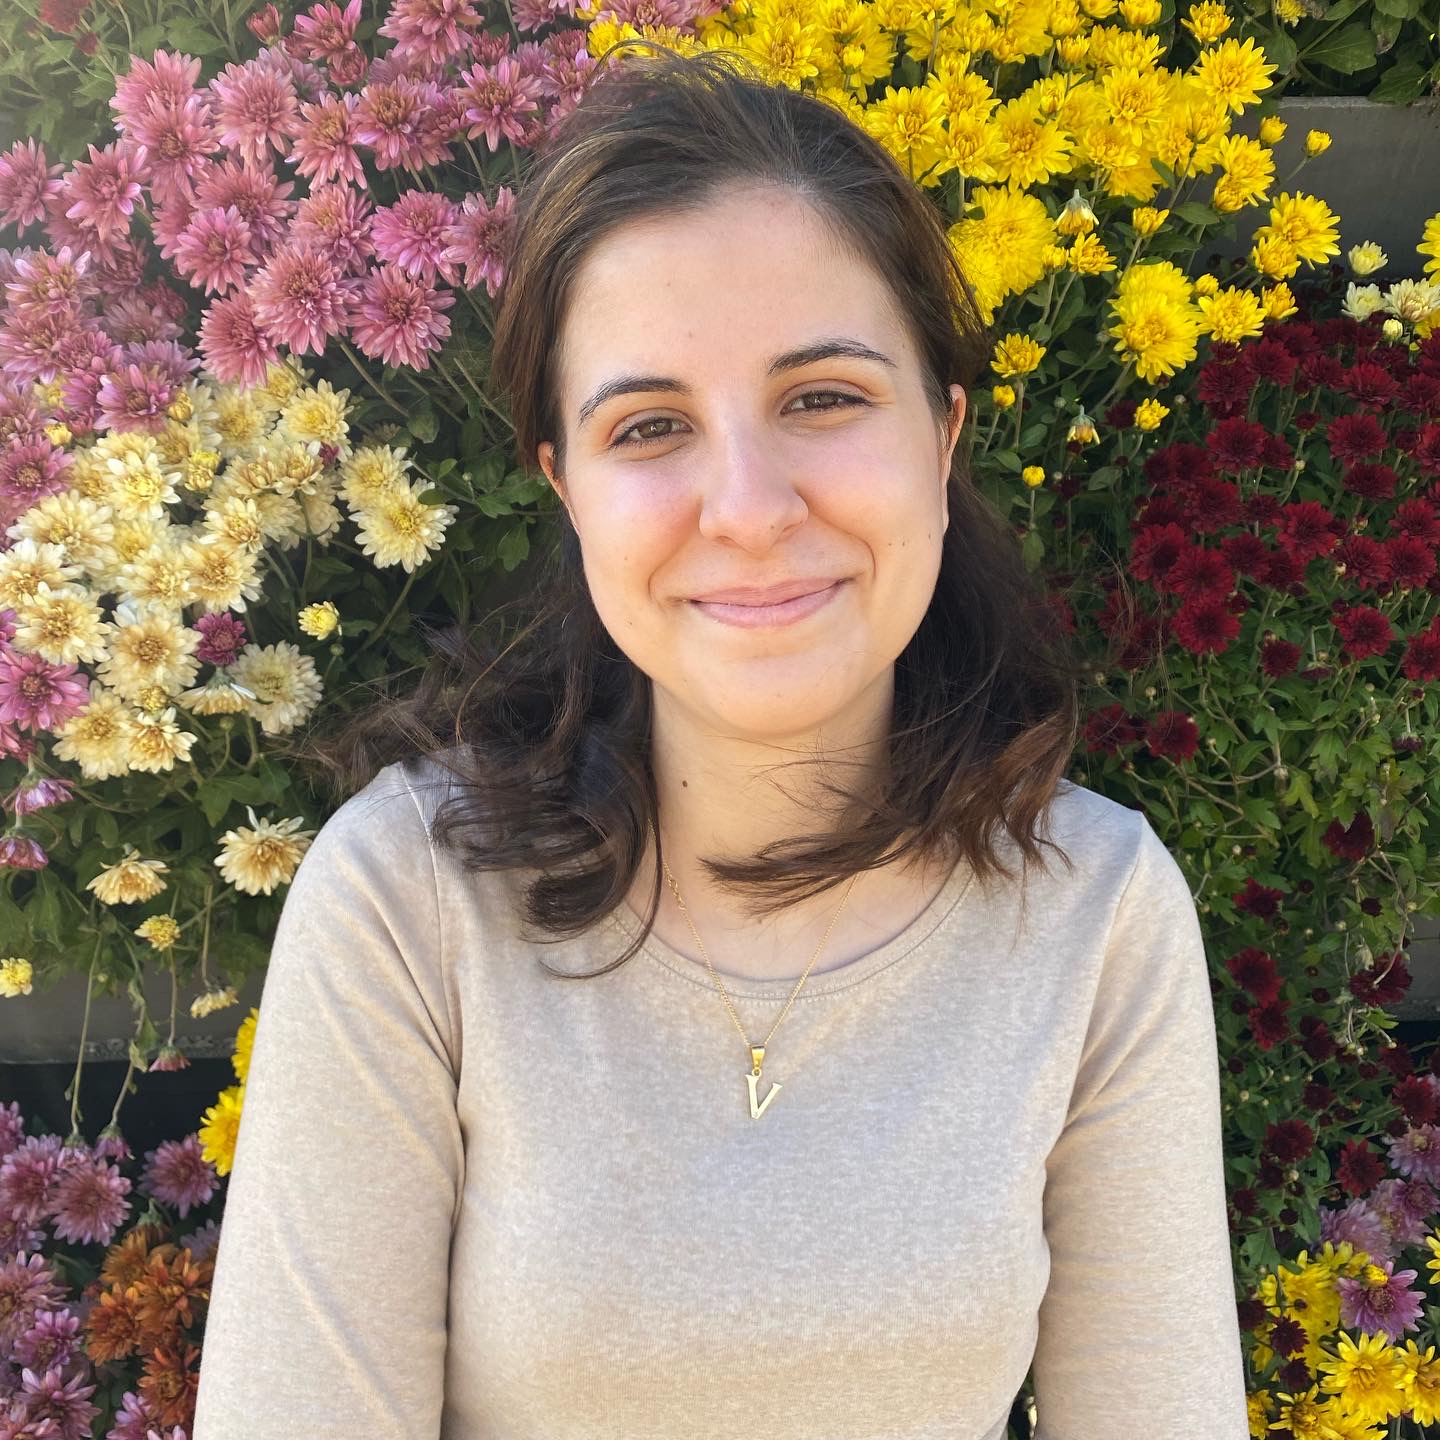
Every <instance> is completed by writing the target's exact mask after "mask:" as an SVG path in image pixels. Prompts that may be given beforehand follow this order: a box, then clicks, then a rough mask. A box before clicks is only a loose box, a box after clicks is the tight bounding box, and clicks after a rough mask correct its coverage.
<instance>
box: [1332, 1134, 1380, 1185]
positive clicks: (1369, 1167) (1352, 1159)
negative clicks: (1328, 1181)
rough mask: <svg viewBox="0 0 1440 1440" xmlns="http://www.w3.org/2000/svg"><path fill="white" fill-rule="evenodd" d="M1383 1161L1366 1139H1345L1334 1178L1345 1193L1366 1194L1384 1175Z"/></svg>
mask: <svg viewBox="0 0 1440 1440" xmlns="http://www.w3.org/2000/svg"><path fill="white" fill-rule="evenodd" d="M1387 1173H1388V1171H1387V1170H1386V1167H1385V1162H1384V1161H1383V1160H1381V1158H1380V1157H1379V1156H1378V1155H1377V1154H1376V1153H1375V1150H1374V1148H1373V1147H1372V1146H1371V1145H1370V1143H1369V1141H1367V1140H1347V1141H1346V1142H1345V1143H1344V1145H1342V1146H1341V1147H1340V1160H1339V1163H1338V1164H1337V1165H1336V1166H1335V1178H1336V1180H1338V1181H1339V1182H1340V1188H1341V1189H1342V1190H1343V1191H1344V1192H1345V1193H1346V1194H1347V1195H1356V1196H1359V1195H1368V1194H1369V1193H1370V1192H1371V1191H1372V1190H1373V1189H1374V1188H1375V1187H1376V1186H1377V1185H1378V1184H1379V1183H1380V1182H1381V1181H1382V1180H1383V1179H1384V1178H1385V1176H1386V1174H1387Z"/></svg>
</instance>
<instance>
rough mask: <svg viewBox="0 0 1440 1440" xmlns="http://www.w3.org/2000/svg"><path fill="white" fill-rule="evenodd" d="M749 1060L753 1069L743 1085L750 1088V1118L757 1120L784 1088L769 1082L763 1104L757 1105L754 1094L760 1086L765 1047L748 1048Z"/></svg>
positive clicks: (757, 1100) (757, 1098) (754, 1046)
mask: <svg viewBox="0 0 1440 1440" xmlns="http://www.w3.org/2000/svg"><path fill="white" fill-rule="evenodd" d="M750 1058H751V1059H752V1060H753V1061H754V1063H755V1068H754V1069H753V1070H752V1071H751V1072H750V1073H749V1074H748V1075H747V1076H746V1077H745V1083H746V1084H747V1085H748V1086H749V1087H750V1118H751V1119H752V1120H758V1119H759V1118H760V1117H761V1116H762V1115H763V1114H764V1113H765V1112H766V1111H767V1110H768V1109H769V1108H770V1102H771V1101H772V1100H773V1099H774V1098H775V1096H776V1095H777V1094H779V1092H780V1091H781V1090H783V1089H784V1088H785V1087H784V1086H783V1085H777V1084H776V1083H775V1081H773V1080H772V1081H771V1082H770V1089H769V1090H768V1091H767V1092H766V1095H765V1101H764V1104H761V1103H759V1096H758V1095H757V1093H756V1090H757V1087H758V1086H759V1084H760V1070H761V1067H762V1066H763V1065H764V1064H765V1047H764V1046H763V1045H752V1046H751V1047H750Z"/></svg>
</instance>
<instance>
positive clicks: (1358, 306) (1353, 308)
mask: <svg viewBox="0 0 1440 1440" xmlns="http://www.w3.org/2000/svg"><path fill="white" fill-rule="evenodd" d="M1384 308H1385V297H1384V296H1383V295H1382V294H1381V293H1380V287H1379V286H1378V285H1357V284H1356V283H1355V282H1354V281H1353V280H1352V281H1351V282H1350V283H1349V284H1348V285H1347V286H1346V287H1345V303H1344V304H1343V305H1342V306H1341V307H1340V313H1341V314H1342V315H1348V316H1349V317H1350V319H1352V320H1364V319H1366V318H1368V317H1369V316H1371V315H1373V314H1374V313H1375V312H1376V311H1377V310H1383V309H1384Z"/></svg>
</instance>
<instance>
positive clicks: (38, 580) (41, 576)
mask: <svg viewBox="0 0 1440 1440" xmlns="http://www.w3.org/2000/svg"><path fill="white" fill-rule="evenodd" d="M84 578H85V570H84V568H83V566H80V565H78V564H76V563H75V562H74V561H72V560H71V559H69V557H68V556H67V555H66V554H65V549H64V547H63V546H61V545H52V544H50V543H49V542H48V541H39V540H31V539H28V538H27V539H24V540H17V541H16V542H15V543H14V544H13V545H12V546H11V547H10V548H9V549H8V550H6V551H4V552H3V553H0V610H19V609H20V608H21V607H22V606H23V605H24V604H25V602H26V601H28V600H33V599H34V598H35V597H36V596H37V595H38V594H39V593H40V587H41V586H42V585H48V586H49V587H50V589H51V590H65V589H73V588H75V587H76V586H77V585H79V584H80V583H81V582H83V581H84Z"/></svg>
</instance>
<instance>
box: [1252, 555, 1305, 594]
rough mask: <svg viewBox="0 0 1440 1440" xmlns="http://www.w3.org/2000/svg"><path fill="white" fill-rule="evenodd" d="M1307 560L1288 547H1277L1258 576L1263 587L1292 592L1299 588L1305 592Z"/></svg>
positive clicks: (1302, 592) (1301, 591)
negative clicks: (1293, 588)
mask: <svg viewBox="0 0 1440 1440" xmlns="http://www.w3.org/2000/svg"><path fill="white" fill-rule="evenodd" d="M1305 565H1306V561H1305V558H1304V557H1303V556H1301V555H1297V554H1296V553H1295V552H1294V551H1293V550H1292V549H1290V547H1289V546H1288V545H1277V546H1276V547H1275V548H1274V549H1273V550H1272V551H1271V552H1270V554H1269V557H1268V559H1267V560H1266V563H1265V568H1264V570H1263V572H1262V573H1261V574H1260V575H1258V576H1256V579H1258V580H1259V581H1260V583H1261V584H1262V585H1268V586H1269V587H1270V588H1271V589H1272V590H1287V591H1288V590H1290V589H1291V588H1292V587H1295V586H1299V587H1300V593H1301V594H1302V595H1303V594H1304V593H1305V592H1304V588H1303V587H1304V581H1305Z"/></svg>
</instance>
